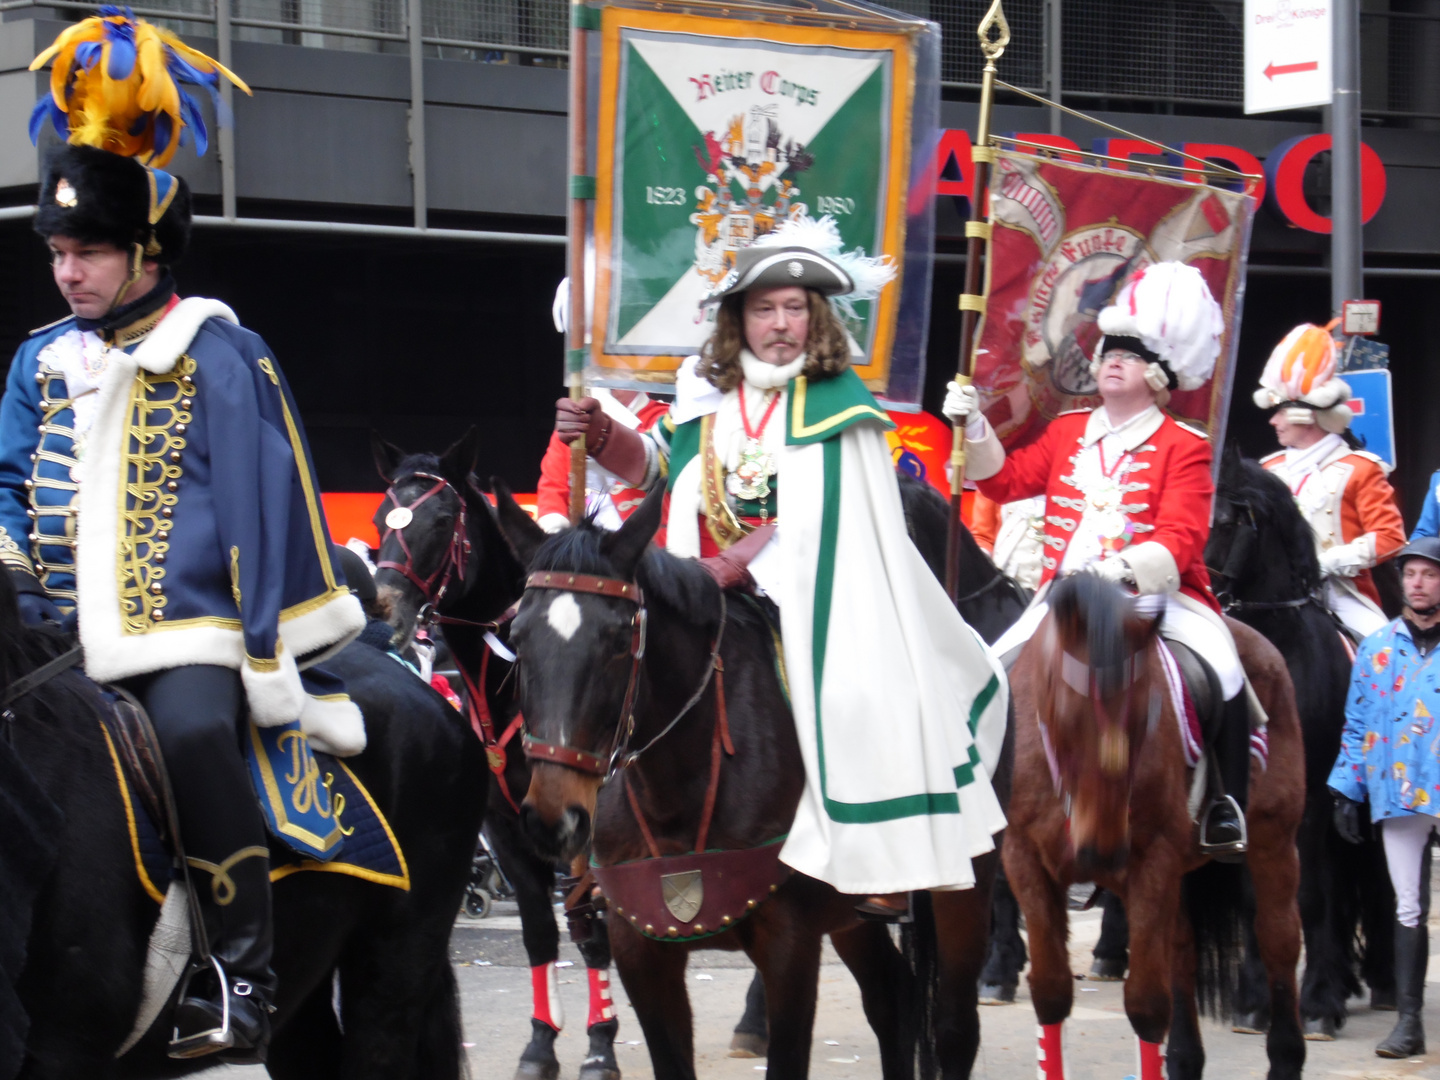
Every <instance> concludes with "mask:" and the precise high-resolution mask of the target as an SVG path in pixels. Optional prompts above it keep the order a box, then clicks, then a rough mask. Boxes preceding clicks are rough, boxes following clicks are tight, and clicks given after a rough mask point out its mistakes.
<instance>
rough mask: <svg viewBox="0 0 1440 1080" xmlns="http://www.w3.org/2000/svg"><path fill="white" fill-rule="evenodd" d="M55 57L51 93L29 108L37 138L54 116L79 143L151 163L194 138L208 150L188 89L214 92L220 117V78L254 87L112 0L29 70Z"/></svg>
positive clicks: (196, 104) (64, 136) (71, 29)
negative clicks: (32, 108) (194, 88)
mask: <svg viewBox="0 0 1440 1080" xmlns="http://www.w3.org/2000/svg"><path fill="white" fill-rule="evenodd" d="M51 60H54V62H55V64H54V67H53V68H51V71H50V92H49V93H48V94H46V95H45V96H43V97H42V98H41V99H40V100H39V101H38V102H36V103H35V110H34V111H33V112H32V113H31V114H30V141H31V142H36V141H37V140H38V139H39V137H40V129H41V128H42V127H44V126H45V121H46V119H47V118H48V119H49V120H50V122H51V123H52V124H53V125H54V127H55V130H56V132H57V133H58V134H59V135H60V137H61V138H62V139H65V140H66V141H67V142H69V143H71V144H73V145H77V146H94V147H98V148H100V149H101V150H108V151H110V152H111V153H113V154H119V155H121V156H122V157H133V158H138V159H139V160H140V161H141V163H142V164H145V165H155V166H164V165H165V164H166V163H167V162H169V160H170V159H171V158H172V157H174V156H175V150H176V148H177V147H179V146H182V145H184V144H185V143H187V142H188V141H189V138H190V137H192V136H193V138H194V140H195V152H196V153H197V154H203V153H205V149H206V147H207V146H208V144H209V135H208V133H207V132H206V130H205V120H204V117H203V116H202V115H201V113H200V103H199V102H198V101H196V99H195V97H194V96H193V95H192V94H191V93H190V91H189V90H188V89H186V87H198V88H203V89H204V90H205V91H207V92H208V93H209V94H210V98H211V100H212V101H213V102H214V103H215V110H216V115H217V116H218V117H220V118H221V123H226V122H228V118H227V117H226V116H225V115H224V112H223V109H222V108H221V102H220V93H219V90H220V77H221V76H222V75H223V76H224V77H225V78H227V79H229V80H230V81H231V82H232V83H234V84H235V85H236V86H238V87H239V88H240V89H241V90H244V91H245V93H247V94H248V93H250V88H249V87H248V86H246V85H245V83H244V81H243V80H241V79H240V77H239V76H237V75H236V74H235V73H234V72H232V71H230V70H229V69H228V68H226V67H224V66H223V65H221V64H219V63H217V62H216V61H214V60H212V59H211V58H210V57H208V56H206V55H205V54H204V53H202V52H199V51H197V50H195V49H192V48H190V46H188V45H186V44H185V43H184V42H183V41H181V40H180V39H179V38H178V37H176V36H175V35H174V34H173V33H171V32H170V31H169V30H164V29H161V28H160V27H158V26H155V25H153V24H151V23H148V22H146V21H145V20H144V19H137V18H135V16H134V14H133V13H132V12H131V11H130V9H129V8H128V7H127V8H119V7H115V6H112V5H110V4H106V5H105V6H103V7H101V9H100V14H99V15H95V16H92V17H91V18H88V19H85V20H83V21H81V22H78V23H76V24H75V25H74V26H71V27H69V28H68V29H67V30H65V31H64V32H63V33H62V34H61V35H60V36H59V37H58V38H56V39H55V43H54V44H53V45H51V46H50V47H49V48H48V49H46V50H45V51H44V52H42V53H41V54H40V55H39V56H37V57H36V58H35V60H34V62H32V63H31V65H30V70H31V71H37V70H39V69H40V68H42V67H44V66H45V64H47V63H49V62H50V61H51Z"/></svg>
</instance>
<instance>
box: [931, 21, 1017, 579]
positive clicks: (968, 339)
mask: <svg viewBox="0 0 1440 1080" xmlns="http://www.w3.org/2000/svg"><path fill="white" fill-rule="evenodd" d="M976 33H977V34H978V35H979V37H980V51H981V52H982V53H984V55H985V70H984V73H983V74H982V75H981V79H980V118H979V120H978V122H977V124H976V132H975V146H974V149H973V150H972V151H971V152H970V158H971V161H973V162H974V165H975V182H974V186H973V187H972V188H971V195H970V220H969V221H967V222H966V223H965V237H966V241H965V291H964V292H963V293H962V294H961V296H960V313H961V314H960V363H959V367H958V370H957V371H956V373H955V381H956V382H957V383H958V384H960V385H961V386H968V385H970V375H971V372H972V371H973V370H974V367H975V326H976V323H977V322H978V321H979V319H980V314H981V313H982V312H983V311H984V310H985V296H984V294H983V293H982V292H981V288H982V283H983V279H982V278H981V276H980V274H981V265H980V264H981V258H982V256H983V255H984V254H985V251H986V248H987V246H988V244H989V242H990V222H989V221H987V220H986V216H987V214H986V211H987V209H988V198H987V189H988V188H989V186H990V167H991V165H992V164H993V163H994V161H995V149H994V147H992V146H991V145H990V111H991V108H992V107H993V105H994V98H995V61H996V60H998V59H999V58H1000V55H1001V54H1002V53H1003V52H1004V51H1005V46H1007V45H1009V44H1010V24H1009V23H1007V22H1006V21H1005V12H1004V11H1002V10H1001V8H1000V0H994V2H993V3H992V4H991V5H990V10H989V11H987V12H986V13H985V18H983V19H982V20H980V25H979V27H978V28H977V29H976ZM992 34H993V35H994V36H993V37H992V36H991V35H992ZM964 495H965V425H963V424H957V425H955V431H954V435H953V436H952V441H951V447H950V531H949V534H948V536H947V538H946V545H945V591H946V592H947V593H948V594H949V596H950V599H951V600H954V599H955V598H956V593H957V592H958V591H959V577H960V530H961V529H962V528H963V527H964V526H963V524H962V522H961V517H960V506H961V500H962V499H963V498H964Z"/></svg>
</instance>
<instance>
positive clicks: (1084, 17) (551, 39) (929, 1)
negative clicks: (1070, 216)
mask: <svg viewBox="0 0 1440 1080" xmlns="http://www.w3.org/2000/svg"><path fill="white" fill-rule="evenodd" d="M1380 2H1381V3H1385V4H1395V5H1399V4H1402V3H1404V4H1409V5H1413V6H1420V4H1422V3H1423V4H1424V5H1425V6H1427V7H1435V8H1436V10H1435V11H1433V12H1431V11H1421V12H1413V11H1387V10H1367V11H1363V12H1362V13H1361V16H1360V23H1361V30H1360V36H1361V42H1360V49H1361V68H1362V78H1363V85H1362V101H1363V105H1364V112H1365V113H1366V114H1367V115H1370V116H1379V117H1393V118H1409V119H1416V120H1425V119H1440V64H1437V63H1435V60H1434V58H1435V57H1437V56H1440V6H1437V0H1380ZM222 3H223V4H227V5H228V7H227V9H226V11H227V12H228V14H229V23H230V26H231V27H232V28H233V29H232V34H233V37H234V39H235V40H238V41H260V42H271V43H284V44H292V45H305V46H311V47H315V48H330V49H348V50H361V51H370V52H394V53H403V52H405V51H406V48H407V46H408V45H409V44H410V43H411V37H410V28H409V22H410V18H409V15H410V11H409V0H144V3H143V4H142V5H140V6H135V8H134V10H135V13H136V14H137V15H144V16H146V17H147V18H158V19H161V20H164V21H166V22H168V23H170V24H171V25H172V26H173V28H174V29H176V30H177V31H179V32H180V33H182V34H184V33H190V34H195V33H201V34H204V33H210V34H213V33H215V24H216V22H217V17H218V16H220V15H221V14H222V13H221V12H220V10H219V5H220V4H222ZM96 6H97V5H96V4H95V3H91V2H87V0H0V12H3V11H11V10H15V9H19V8H52V9H56V10H57V11H58V12H63V13H67V14H78V13H81V12H89V11H93V10H94V9H95V7H96ZM890 6H891V7H894V8H895V9H897V10H900V11H904V12H907V13H909V14H913V15H920V16H923V17H925V18H929V19H933V20H935V21H936V22H938V23H939V24H940V25H941V27H942V29H943V32H944V39H943V40H944V49H943V56H942V62H941V81H942V83H943V84H944V85H947V86H952V87H957V88H973V87H975V86H977V85H978V82H979V74H980V65H981V57H980V51H979V49H978V48H976V47H975V45H976V42H975V26H976V25H977V24H978V23H979V21H980V19H981V18H982V17H983V15H984V12H985V9H986V7H987V6H988V0H890ZM569 8H570V3H569V0H424V4H423V7H421V8H420V9H419V10H420V15H419V21H420V30H421V33H420V42H421V45H422V46H423V49H424V53H425V55H428V56H437V55H438V56H444V57H446V58H447V59H470V60H477V61H490V62H496V61H506V60H510V59H512V58H515V57H518V56H527V57H531V58H549V59H548V62H551V63H556V62H560V59H561V58H563V57H564V56H565V55H566V48H567V41H568V34H569V30H568V18H569ZM1242 10H1243V3H1242V0H1068V2H1067V0H1007V2H1006V7H1005V13H1006V16H1007V18H1008V19H1009V21H1010V26H1011V29H1012V31H1013V37H1012V43H1011V45H1010V48H1009V49H1007V50H1006V53H1005V57H1004V60H1003V61H1002V74H1003V76H1004V78H1005V80H1006V81H1007V82H1010V83H1013V84H1015V85H1017V86H1023V87H1026V88H1028V89H1032V90H1042V91H1045V92H1047V93H1049V94H1050V95H1051V96H1052V97H1054V96H1055V95H1056V94H1057V93H1061V94H1063V95H1064V96H1065V97H1066V98H1072V99H1076V100H1078V101H1079V102H1081V103H1086V102H1089V103H1097V102H1098V103H1103V102H1107V101H1113V102H1116V103H1122V102H1130V103H1133V102H1152V103H1156V104H1159V105H1161V106H1171V105H1179V106H1213V107H1219V108H1223V109H1227V110H1229V109H1234V108H1236V107H1238V106H1239V105H1240V104H1241V101H1242V99H1243V86H1242V80H1241V63H1242V57H1243V52H1244V49H1243V40H1242V27H1241V22H1242Z"/></svg>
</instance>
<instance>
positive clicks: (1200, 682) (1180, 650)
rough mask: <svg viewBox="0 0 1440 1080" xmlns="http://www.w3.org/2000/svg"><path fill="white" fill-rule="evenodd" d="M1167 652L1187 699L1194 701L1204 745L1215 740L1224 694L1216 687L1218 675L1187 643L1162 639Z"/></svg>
mask: <svg viewBox="0 0 1440 1080" xmlns="http://www.w3.org/2000/svg"><path fill="white" fill-rule="evenodd" d="M1165 644H1166V645H1167V646H1168V647H1169V649H1170V655H1172V656H1173V657H1175V664H1176V666H1177V667H1179V669H1180V679H1181V681H1182V682H1184V684H1185V690H1186V691H1187V692H1188V693H1189V695H1190V700H1191V701H1193V702H1194V703H1195V716H1196V718H1197V719H1198V720H1199V721H1200V731H1201V733H1202V734H1203V736H1204V738H1205V745H1206V746H1207V747H1208V746H1210V745H1212V744H1213V743H1214V741H1215V736H1216V735H1217V734H1218V733H1219V731H1220V726H1221V724H1223V723H1224V722H1225V694H1224V691H1223V690H1222V689H1221V688H1220V676H1219V675H1217V674H1216V673H1215V669H1214V668H1213V667H1211V666H1210V664H1209V662H1208V661H1207V660H1206V659H1205V658H1204V657H1203V656H1201V655H1200V654H1199V653H1197V652H1196V651H1195V650H1194V649H1192V648H1190V647H1189V646H1188V645H1184V644H1182V643H1180V642H1178V641H1174V640H1172V639H1170V638H1166V639H1165Z"/></svg>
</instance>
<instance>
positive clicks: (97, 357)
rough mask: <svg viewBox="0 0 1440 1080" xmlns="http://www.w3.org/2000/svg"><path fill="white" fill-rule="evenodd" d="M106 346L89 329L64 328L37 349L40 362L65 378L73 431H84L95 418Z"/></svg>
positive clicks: (81, 433) (79, 434)
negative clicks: (72, 415) (64, 330)
mask: <svg viewBox="0 0 1440 1080" xmlns="http://www.w3.org/2000/svg"><path fill="white" fill-rule="evenodd" d="M107 352H108V350H107V348H106V345H105V343H104V342H103V341H101V340H100V335H99V334H97V333H95V332H94V331H93V330H80V329H78V328H77V329H73V330H68V331H66V332H65V333H63V334H61V335H60V336H59V337H58V338H56V339H55V340H54V341H52V342H50V343H49V344H48V345H46V346H45V347H44V348H43V349H41V350H40V355H39V357H38V360H39V362H40V363H42V364H44V365H46V366H47V367H49V368H52V369H53V370H55V371H58V372H60V374H61V375H62V376H63V377H64V379H65V391H66V393H68V394H69V395H70V401H71V409H72V411H73V412H74V414H75V434H76V435H77V436H81V435H84V434H85V433H86V432H87V431H89V430H90V424H91V422H92V421H93V420H94V418H95V404H96V402H97V401H98V400H99V395H98V394H97V393H95V391H97V390H99V389H100V380H101V379H102V378H103V377H104V374H105V368H106V363H105V360H106V358H107Z"/></svg>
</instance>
